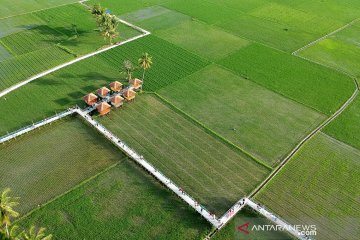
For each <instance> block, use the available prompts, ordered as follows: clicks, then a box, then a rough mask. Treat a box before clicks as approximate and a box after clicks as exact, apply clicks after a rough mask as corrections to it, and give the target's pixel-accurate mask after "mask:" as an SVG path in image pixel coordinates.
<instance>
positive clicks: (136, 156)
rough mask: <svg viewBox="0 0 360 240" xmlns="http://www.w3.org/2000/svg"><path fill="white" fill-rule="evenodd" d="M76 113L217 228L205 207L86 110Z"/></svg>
mask: <svg viewBox="0 0 360 240" xmlns="http://www.w3.org/2000/svg"><path fill="white" fill-rule="evenodd" d="M76 112H77V113H78V114H79V115H80V116H81V117H82V118H83V119H85V120H86V121H87V122H88V123H89V124H90V125H92V126H93V127H95V128H96V129H97V130H98V131H99V132H100V133H101V134H102V135H104V136H105V137H106V138H107V139H108V140H110V141H111V142H112V143H113V144H115V146H117V147H118V148H119V149H121V150H122V151H123V152H124V153H125V154H126V155H128V156H129V157H130V158H131V159H133V160H135V162H136V163H138V164H139V165H140V166H142V167H143V168H144V169H146V170H147V171H148V172H149V173H151V174H152V175H153V176H154V177H155V178H156V179H157V180H159V181H160V182H161V183H162V184H163V185H164V186H166V187H167V188H169V189H170V190H172V191H173V192H174V193H175V194H176V195H177V196H178V197H180V198H181V199H182V200H184V201H185V202H186V203H187V204H188V205H190V206H191V207H192V208H193V209H195V210H196V211H197V212H198V213H199V214H200V215H202V216H203V217H204V218H205V219H206V220H207V221H208V222H209V223H211V224H212V225H213V226H214V227H216V228H218V227H219V225H220V224H221V223H220V222H219V220H218V219H217V218H216V216H215V214H212V213H210V212H209V211H208V210H207V209H206V208H205V207H203V206H202V205H201V204H199V203H198V202H197V201H195V200H194V199H193V198H192V197H191V196H190V195H188V194H187V193H186V192H185V191H183V190H182V189H181V188H180V187H178V186H177V185H176V184H175V183H173V182H172V181H171V180H170V179H169V178H168V177H166V176H165V175H164V174H163V173H161V172H160V171H159V170H157V169H156V168H155V167H154V166H153V165H152V164H150V163H149V162H147V161H146V160H145V159H144V157H143V156H142V155H139V154H138V153H136V152H135V151H134V150H133V149H131V148H130V147H129V146H128V145H126V143H124V142H122V141H121V140H120V139H119V138H118V137H117V136H115V135H114V134H113V133H112V132H110V131H109V130H108V129H106V128H105V127H104V126H102V125H101V124H100V123H98V122H97V121H95V120H94V119H93V118H92V117H91V116H90V115H89V114H88V111H86V110H81V109H80V108H77V109H76Z"/></svg>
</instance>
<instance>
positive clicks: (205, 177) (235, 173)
mask: <svg viewBox="0 0 360 240" xmlns="http://www.w3.org/2000/svg"><path fill="white" fill-rule="evenodd" d="M98 120H99V121H100V122H101V123H102V124H103V125H105V127H107V128H108V129H109V130H110V131H112V132H113V133H114V134H116V135H117V136H118V137H119V138H120V139H122V140H123V141H125V142H126V143H127V144H129V145H130V146H131V147H132V148H134V149H135V150H136V151H137V152H138V153H139V154H142V155H143V156H144V158H145V159H146V160H148V161H149V162H150V163H152V164H154V165H155V166H156V167H157V168H158V169H159V170H160V171H161V172H163V173H164V174H165V175H166V176H168V177H169V178H170V179H172V180H173V181H174V182H175V183H176V184H177V185H178V186H180V187H181V188H183V189H184V190H185V191H186V192H188V193H189V194H190V195H191V196H193V197H195V199H197V201H198V202H199V203H201V204H203V205H204V206H206V207H207V208H208V209H209V210H210V211H212V212H215V213H216V214H218V215H219V214H223V213H224V212H225V211H226V210H227V209H228V208H230V207H231V206H232V205H233V204H234V203H235V202H236V201H237V200H239V199H240V198H241V197H243V196H245V195H246V194H248V193H249V192H250V191H251V190H252V189H253V188H254V187H255V186H256V185H257V184H259V182H260V181H261V180H262V179H263V178H264V177H265V176H266V175H267V174H268V173H269V171H270V170H269V169H267V168H265V167H263V166H262V165H260V164H258V163H256V162H255V161H254V160H253V159H251V158H250V157H248V156H247V155H245V154H243V153H242V152H240V151H239V150H237V149H235V148H232V147H229V146H228V145H227V144H225V143H223V142H222V141H221V140H219V139H218V138H216V137H214V136H213V135H211V134H209V133H207V132H206V131H205V130H204V129H203V128H201V127H199V126H197V125H196V124H195V123H194V122H192V121H191V120H189V119H187V118H185V117H184V116H183V115H181V114H179V113H177V112H175V111H173V110H172V109H171V108H169V107H168V106H167V105H165V104H164V103H163V102H161V101H160V100H158V99H157V98H156V97H154V96H152V95H150V94H142V95H140V96H138V98H137V99H136V100H135V102H134V103H131V104H127V105H126V106H125V107H124V109H121V110H118V111H113V112H112V113H111V114H110V115H109V116H107V117H104V118H99V119H98Z"/></svg>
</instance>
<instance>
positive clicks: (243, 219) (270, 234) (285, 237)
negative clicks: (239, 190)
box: [212, 207, 295, 240]
mask: <svg viewBox="0 0 360 240" xmlns="http://www.w3.org/2000/svg"><path fill="white" fill-rule="evenodd" d="M246 223H249V229H248V231H249V234H248V235H247V234H246V233H244V232H242V231H240V230H239V226H241V225H243V224H246ZM255 225H269V226H275V225H274V224H273V223H272V222H271V221H269V220H268V219H266V218H265V217H263V216H261V215H259V214H257V213H256V212H254V210H252V209H251V208H250V207H245V208H244V209H243V210H242V211H241V212H240V213H239V214H238V215H237V216H236V217H235V218H234V219H232V220H231V222H229V223H228V225H226V226H225V227H224V228H223V229H221V231H219V232H217V233H216V234H215V235H214V237H213V238H212V239H215V240H228V239H248V238H250V239H254V240H260V239H277V240H290V239H295V238H294V237H293V236H291V235H289V234H288V233H286V232H282V231H267V232H265V231H256V230H251V229H252V227H253V226H255Z"/></svg>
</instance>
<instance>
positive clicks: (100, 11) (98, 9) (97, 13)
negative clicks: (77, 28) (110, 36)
mask: <svg viewBox="0 0 360 240" xmlns="http://www.w3.org/2000/svg"><path fill="white" fill-rule="evenodd" d="M105 12H106V9H105V8H103V7H101V5H100V3H96V4H94V6H93V7H92V9H91V14H94V15H95V16H101V15H103V14H104V13H105Z"/></svg>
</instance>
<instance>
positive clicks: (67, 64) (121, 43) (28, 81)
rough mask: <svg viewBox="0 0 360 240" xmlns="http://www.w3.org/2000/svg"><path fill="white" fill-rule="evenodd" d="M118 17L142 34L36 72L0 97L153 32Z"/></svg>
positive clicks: (3, 92)
mask: <svg viewBox="0 0 360 240" xmlns="http://www.w3.org/2000/svg"><path fill="white" fill-rule="evenodd" d="M117 19H118V20H119V21H120V22H121V23H123V24H125V25H127V26H129V27H131V28H134V29H135V30H137V31H140V32H141V34H140V35H137V36H135V37H132V38H129V39H127V40H125V41H121V42H118V43H115V44H114V45H111V46H108V47H105V48H103V49H100V50H97V51H95V52H92V53H88V54H86V55H84V56H81V57H78V58H75V59H73V60H71V61H69V62H66V63H63V64H60V65H58V66H56V67H54V68H51V69H49V70H46V71H44V72H41V73H39V74H36V75H34V76H32V77H30V78H28V79H27V80H25V81H22V82H19V83H17V84H15V85H13V86H11V87H9V88H7V89H5V90H3V91H1V92H0V98H1V97H3V96H5V95H6V94H8V93H10V92H12V91H14V90H16V89H18V88H20V87H22V86H24V85H26V84H28V83H30V82H32V81H34V80H36V79H38V78H41V77H44V76H46V75H48V74H50V73H53V72H55V71H57V70H60V69H62V68H64V67H67V66H69V65H72V64H74V63H77V62H80V61H82V60H84V59H87V58H90V57H92V56H95V55H98V54H100V53H103V52H106V51H109V50H111V49H113V48H116V47H119V46H122V45H124V44H126V43H129V42H132V41H135V40H137V39H140V38H142V37H145V36H147V35H150V34H151V32H149V31H147V30H145V29H142V28H140V27H138V26H135V25H133V24H131V23H129V22H127V21H125V20H122V19H119V18H117Z"/></svg>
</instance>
